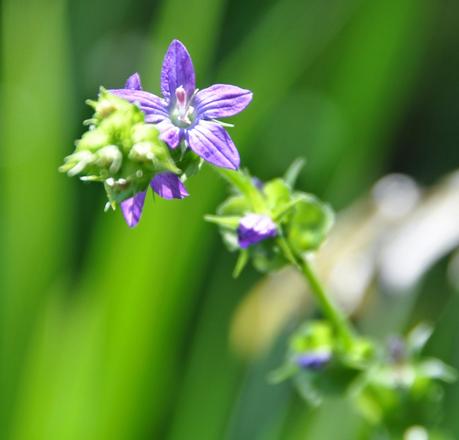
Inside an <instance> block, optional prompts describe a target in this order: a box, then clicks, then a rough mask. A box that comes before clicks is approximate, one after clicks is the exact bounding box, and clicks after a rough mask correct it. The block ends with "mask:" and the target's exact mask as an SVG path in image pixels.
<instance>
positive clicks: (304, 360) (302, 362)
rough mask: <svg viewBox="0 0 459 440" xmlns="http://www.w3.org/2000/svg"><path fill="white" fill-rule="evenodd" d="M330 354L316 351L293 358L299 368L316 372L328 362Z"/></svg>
mask: <svg viewBox="0 0 459 440" xmlns="http://www.w3.org/2000/svg"><path fill="white" fill-rule="evenodd" d="M330 359H331V353H330V352H328V351H317V352H309V353H304V354H301V355H299V356H297V357H296V358H295V361H296V363H297V365H298V366H299V367H301V368H305V369H308V370H309V369H310V370H318V369H319V368H322V367H323V366H324V365H325V364H327V363H328V362H330Z"/></svg>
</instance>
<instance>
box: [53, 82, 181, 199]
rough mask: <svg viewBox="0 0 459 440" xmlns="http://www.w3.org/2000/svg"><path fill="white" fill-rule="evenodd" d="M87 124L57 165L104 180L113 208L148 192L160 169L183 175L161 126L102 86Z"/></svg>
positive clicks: (86, 177) (83, 176) (73, 173)
mask: <svg viewBox="0 0 459 440" xmlns="http://www.w3.org/2000/svg"><path fill="white" fill-rule="evenodd" d="M87 103H88V104H89V105H90V106H91V107H92V108H93V109H94V115H93V117H92V118H91V119H89V120H87V121H85V125H88V126H89V130H88V131H86V132H85V133H84V134H83V136H82V137H81V139H79V140H78V141H77V142H76V148H75V151H74V153H72V154H71V155H69V156H67V157H66V158H65V159H64V164H63V165H62V166H61V167H60V168H59V170H60V171H61V172H64V173H67V174H68V175H69V176H80V179H81V180H84V181H93V182H102V183H103V184H104V187H105V190H106V192H107V197H108V200H109V202H110V204H111V206H112V207H115V206H116V204H117V203H119V202H121V201H123V200H124V199H127V198H129V197H131V196H133V195H135V194H137V193H138V192H141V191H144V190H145V189H146V188H147V186H148V184H149V182H150V181H151V179H152V178H153V177H154V176H155V175H156V174H158V173H161V172H165V171H169V172H172V173H175V174H179V173H180V169H179V168H177V166H176V164H175V162H174V160H173V159H172V157H171V155H170V153H169V149H168V147H167V145H166V144H165V143H164V142H162V141H161V140H160V138H159V132H158V129H157V128H156V127H155V126H154V125H151V124H146V123H145V117H144V114H143V112H142V111H141V110H140V109H139V108H138V107H137V106H136V105H134V104H131V103H129V102H128V101H126V100H124V99H121V98H119V97H117V96H114V95H112V94H111V93H109V92H108V91H106V90H104V89H101V90H100V93H99V97H98V100H97V101H91V100H88V101H87Z"/></svg>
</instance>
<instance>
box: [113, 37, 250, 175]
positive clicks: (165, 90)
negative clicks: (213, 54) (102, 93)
mask: <svg viewBox="0 0 459 440" xmlns="http://www.w3.org/2000/svg"><path fill="white" fill-rule="evenodd" d="M110 91H111V93H113V94H115V95H117V96H119V97H121V98H124V99H126V100H128V101H130V102H133V103H136V104H137V105H138V106H139V107H140V109H141V110H142V111H143V112H144V113H145V121H146V122H149V123H152V124H156V125H157V127H158V129H159V130H160V132H161V139H163V140H164V141H165V142H166V143H167V144H168V145H169V146H170V147H171V148H177V146H178V145H179V144H180V142H181V141H184V142H185V145H186V146H187V147H189V148H190V149H191V150H192V151H194V152H195V153H196V154H197V155H198V156H200V157H202V158H203V159H204V160H206V161H207V162H209V163H211V164H213V165H216V166H218V167H222V168H230V169H237V168H238V167H239V162H240V159H239V153H238V151H237V149H236V147H235V145H234V143H233V141H232V140H231V138H230V137H229V135H228V133H227V132H226V130H225V128H224V127H223V125H222V124H221V123H220V122H218V121H217V120H216V118H226V117H229V116H233V115H236V114H237V113H239V112H241V111H242V110H244V109H245V108H246V107H247V105H248V104H249V103H250V101H251V100H252V92H250V91H249V90H244V89H241V88H239V87H236V86H232V85H227V84H215V85H213V86H210V87H208V88H206V89H203V90H198V89H196V85H195V74H194V68H193V63H192V61H191V57H190V54H189V53H188V51H187V49H186V47H185V46H184V45H183V44H182V43H181V42H180V41H178V40H174V41H172V43H171V44H170V46H169V48H168V50H167V52H166V55H165V57H164V61H163V67H162V72H161V92H162V95H163V98H159V97H158V96H156V95H153V94H152V93H149V92H145V91H143V90H142V87H141V84H140V78H139V75H138V74H137V73H136V74H134V75H132V76H131V77H130V78H129V79H128V81H127V83H126V88H124V89H115V90H110Z"/></svg>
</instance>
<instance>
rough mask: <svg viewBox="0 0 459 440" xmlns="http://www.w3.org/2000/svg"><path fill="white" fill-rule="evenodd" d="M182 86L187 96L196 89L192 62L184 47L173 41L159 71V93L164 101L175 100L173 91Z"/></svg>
mask: <svg viewBox="0 0 459 440" xmlns="http://www.w3.org/2000/svg"><path fill="white" fill-rule="evenodd" d="M180 86H182V87H183V88H184V89H185V90H186V92H187V95H188V96H191V95H192V94H193V92H194V89H195V88H196V83H195V77H194V68H193V62H192V61H191V57H190V54H189V53H188V51H187V49H186V47H185V46H184V45H183V44H182V43H181V42H180V41H178V40H173V41H172V43H171V44H170V45H169V48H168V49H167V52H166V55H165V56H164V61H163V68H162V71H161V92H162V94H163V96H164V97H165V98H166V99H169V98H175V90H176V89H177V88H178V87H180Z"/></svg>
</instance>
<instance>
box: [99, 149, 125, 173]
mask: <svg viewBox="0 0 459 440" xmlns="http://www.w3.org/2000/svg"><path fill="white" fill-rule="evenodd" d="M96 163H97V165H99V166H101V167H105V168H108V171H109V173H110V174H116V173H117V172H118V171H119V169H120V168H121V164H122V163H123V155H122V153H121V151H120V150H119V148H118V147H117V146H116V145H107V146H106V147H103V148H101V149H100V150H99V151H98V152H97V162H96Z"/></svg>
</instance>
